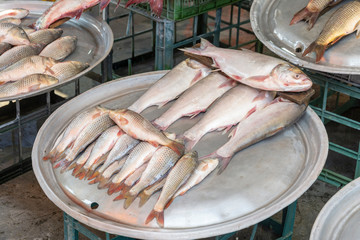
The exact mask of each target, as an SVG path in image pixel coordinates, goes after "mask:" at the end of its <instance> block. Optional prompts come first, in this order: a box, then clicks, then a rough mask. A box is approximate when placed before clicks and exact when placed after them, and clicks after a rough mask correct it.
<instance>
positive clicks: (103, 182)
mask: <svg viewBox="0 0 360 240" xmlns="http://www.w3.org/2000/svg"><path fill="white" fill-rule="evenodd" d="M96 179H97V181H98V182H99V185H98V186H97V188H98V189H104V188H107V187H108V186H109V185H110V182H109V180H110V178H105V177H103V176H101V175H99V176H98V177H97V178H96Z"/></svg>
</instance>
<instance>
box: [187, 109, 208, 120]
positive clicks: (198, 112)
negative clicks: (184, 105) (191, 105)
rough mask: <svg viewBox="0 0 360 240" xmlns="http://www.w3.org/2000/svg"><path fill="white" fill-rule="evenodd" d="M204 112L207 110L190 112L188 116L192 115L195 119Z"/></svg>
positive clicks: (191, 117)
mask: <svg viewBox="0 0 360 240" xmlns="http://www.w3.org/2000/svg"><path fill="white" fill-rule="evenodd" d="M202 112H205V110H198V111H195V112H192V113H189V114H188V116H189V117H190V119H193V118H194V117H196V116H197V115H199V114H200V113H202Z"/></svg>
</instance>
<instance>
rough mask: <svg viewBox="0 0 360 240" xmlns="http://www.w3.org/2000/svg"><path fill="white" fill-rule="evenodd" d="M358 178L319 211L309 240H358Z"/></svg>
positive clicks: (359, 190) (359, 182)
mask: <svg viewBox="0 0 360 240" xmlns="http://www.w3.org/2000/svg"><path fill="white" fill-rule="evenodd" d="M359 222H360V178H358V179H355V180H353V181H352V182H350V183H349V184H347V185H346V186H345V187H343V188H342V189H341V190H340V191H338V192H337V193H336V194H335V195H334V196H332V197H331V198H330V200H329V201H328V202H327V203H326V204H325V206H324V207H323V208H322V209H321V211H320V213H319V215H318V216H317V218H316V220H315V223H314V225H313V227H312V230H311V234H310V240H322V239H324V240H325V239H326V240H335V239H338V240H353V239H359V236H360V229H359Z"/></svg>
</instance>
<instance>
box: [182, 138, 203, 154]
mask: <svg viewBox="0 0 360 240" xmlns="http://www.w3.org/2000/svg"><path fill="white" fill-rule="evenodd" d="M199 140H200V139H194V140H191V139H189V138H187V137H185V136H184V142H185V150H186V151H190V150H191V149H193V147H194V146H195V145H196V143H197V142H198V141H199Z"/></svg>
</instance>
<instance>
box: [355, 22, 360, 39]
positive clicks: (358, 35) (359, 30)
mask: <svg viewBox="0 0 360 240" xmlns="http://www.w3.org/2000/svg"><path fill="white" fill-rule="evenodd" d="M355 30H356V39H358V38H360V21H359V22H358V23H357V24H356V26H355Z"/></svg>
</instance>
